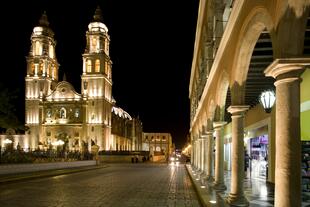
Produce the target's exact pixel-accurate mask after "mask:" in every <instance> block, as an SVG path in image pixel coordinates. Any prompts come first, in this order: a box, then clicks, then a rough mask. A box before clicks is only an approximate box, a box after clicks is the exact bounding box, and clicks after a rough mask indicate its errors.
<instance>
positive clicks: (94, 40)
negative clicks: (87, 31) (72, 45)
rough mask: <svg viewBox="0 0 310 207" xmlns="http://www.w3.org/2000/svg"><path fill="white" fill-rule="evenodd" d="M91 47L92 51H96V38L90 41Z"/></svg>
mask: <svg viewBox="0 0 310 207" xmlns="http://www.w3.org/2000/svg"><path fill="white" fill-rule="evenodd" d="M91 41H92V42H91V44H92V45H91V46H92V51H96V49H97V38H96V37H93V38H92V40H91Z"/></svg>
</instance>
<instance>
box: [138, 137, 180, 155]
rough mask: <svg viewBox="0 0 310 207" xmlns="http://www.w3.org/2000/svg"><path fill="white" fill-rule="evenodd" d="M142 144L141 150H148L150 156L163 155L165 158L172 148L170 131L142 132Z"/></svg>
mask: <svg viewBox="0 0 310 207" xmlns="http://www.w3.org/2000/svg"><path fill="white" fill-rule="evenodd" d="M142 144H143V147H142V149H143V151H149V152H150V154H151V155H152V156H154V155H164V156H165V157H166V158H167V157H168V156H169V155H171V153H172V152H173V150H174V149H173V147H174V145H173V143H172V136H171V134H170V133H156V132H154V133H152V132H143V138H142Z"/></svg>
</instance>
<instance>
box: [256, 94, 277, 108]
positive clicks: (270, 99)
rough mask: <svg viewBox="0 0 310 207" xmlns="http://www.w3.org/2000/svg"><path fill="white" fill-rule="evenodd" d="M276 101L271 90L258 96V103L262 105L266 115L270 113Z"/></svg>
mask: <svg viewBox="0 0 310 207" xmlns="http://www.w3.org/2000/svg"><path fill="white" fill-rule="evenodd" d="M275 101H276V94H275V92H274V91H273V90H266V91H263V92H262V93H261V94H260V96H259V102H260V103H261V104H262V105H263V108H264V110H265V112H266V113H270V112H271V109H272V106H273V105H274V103H275Z"/></svg>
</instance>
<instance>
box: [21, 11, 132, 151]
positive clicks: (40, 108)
mask: <svg viewBox="0 0 310 207" xmlns="http://www.w3.org/2000/svg"><path fill="white" fill-rule="evenodd" d="M109 44H110V38H109V34H108V28H107V27H106V25H105V24H104V23H103V21H102V15H101V10H100V8H99V7H98V8H97V9H96V11H95V14H94V16H93V20H92V22H90V23H89V25H88V31H86V47H85V52H84V54H83V55H82V58H83V67H82V68H83V70H81V72H82V74H81V93H78V92H76V91H75V89H74V87H73V86H72V85H71V84H70V83H69V82H67V81H65V80H63V81H59V78H58V69H59V64H58V61H57V58H56V54H55V46H56V41H55V39H54V33H53V31H52V30H51V28H50V27H49V22H48V19H47V16H46V14H45V13H44V14H43V15H42V17H41V19H40V20H39V24H38V26H36V27H34V29H33V32H32V35H31V47H30V51H29V54H28V56H27V57H26V59H27V75H26V77H25V82H26V83H25V86H26V91H25V108H26V110H25V119H26V120H25V125H26V128H27V131H26V135H25V143H28V144H29V146H28V147H29V148H31V149H35V148H38V147H39V146H57V145H59V144H63V143H66V144H67V149H68V150H83V149H88V150H90V148H91V145H93V144H96V145H98V146H99V150H100V151H101V150H118V149H130V150H134V149H133V148H132V143H137V140H132V139H133V138H135V137H136V136H135V135H134V132H132V134H131V136H130V138H131V139H130V141H127V142H125V143H126V145H124V146H123V147H122V148H121V146H120V141H119V143H117V139H116V138H114V136H113V135H112V134H111V131H112V113H113V112H114V113H115V112H116V111H117V112H118V113H119V111H120V109H119V108H117V107H114V103H115V102H114V99H113V98H112V62H111V59H110V56H109ZM113 107H114V110H113ZM125 115H126V113H125ZM121 116H122V115H120V117H121ZM123 118H125V119H130V120H129V121H131V119H132V118H131V117H130V116H124V117H123ZM131 131H133V130H131ZM129 146H130V147H129ZM137 146H138V144H136V147H134V148H136V149H137V148H138V147H137Z"/></svg>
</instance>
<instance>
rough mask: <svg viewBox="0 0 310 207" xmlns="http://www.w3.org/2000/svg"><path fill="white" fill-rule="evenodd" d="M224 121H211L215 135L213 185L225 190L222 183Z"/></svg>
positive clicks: (217, 188) (215, 187)
mask: <svg viewBox="0 0 310 207" xmlns="http://www.w3.org/2000/svg"><path fill="white" fill-rule="evenodd" d="M225 124H226V122H213V127H214V130H215V137H216V144H215V147H216V150H215V153H216V155H215V175H214V186H213V188H214V189H215V190H226V186H225V183H224V140H223V139H224V137H223V126H224V125H225Z"/></svg>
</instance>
